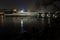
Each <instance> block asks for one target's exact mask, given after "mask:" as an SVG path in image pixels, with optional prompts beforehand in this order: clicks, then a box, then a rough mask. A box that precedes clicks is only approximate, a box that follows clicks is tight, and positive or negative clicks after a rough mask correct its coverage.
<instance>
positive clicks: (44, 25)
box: [0, 17, 60, 40]
mask: <svg viewBox="0 0 60 40" xmlns="http://www.w3.org/2000/svg"><path fill="white" fill-rule="evenodd" d="M48 19H49V18H47V17H46V18H34V17H22V18H21V17H4V20H3V23H2V22H1V23H0V36H1V38H0V39H2V40H3V39H6V40H59V39H60V35H59V34H60V22H59V18H57V19H54V18H51V20H50V23H48V22H49V20H48ZM21 20H23V32H22V28H21Z"/></svg>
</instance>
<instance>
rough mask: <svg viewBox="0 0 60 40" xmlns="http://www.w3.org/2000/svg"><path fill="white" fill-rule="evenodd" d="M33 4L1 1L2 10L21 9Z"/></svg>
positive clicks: (29, 0) (11, 0) (14, 0)
mask: <svg viewBox="0 0 60 40" xmlns="http://www.w3.org/2000/svg"><path fill="white" fill-rule="evenodd" d="M31 2H32V0H0V8H19V7H23V6H26V5H28V4H29V3H31Z"/></svg>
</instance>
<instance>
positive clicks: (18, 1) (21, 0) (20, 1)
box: [0, 0, 60, 9]
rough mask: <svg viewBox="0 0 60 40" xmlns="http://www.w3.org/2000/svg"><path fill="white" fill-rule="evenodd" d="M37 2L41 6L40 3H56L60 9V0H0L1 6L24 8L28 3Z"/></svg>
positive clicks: (45, 4)
mask: <svg viewBox="0 0 60 40" xmlns="http://www.w3.org/2000/svg"><path fill="white" fill-rule="evenodd" d="M33 2H36V3H35V4H36V6H37V7H39V6H40V5H44V6H47V7H48V6H49V5H56V7H58V9H59V8H60V6H59V5H60V1H59V0H0V8H8V9H10V8H17V9H19V8H23V7H26V6H27V5H30V6H32V3H33Z"/></svg>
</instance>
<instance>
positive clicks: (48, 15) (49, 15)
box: [41, 13, 57, 18]
mask: <svg viewBox="0 0 60 40" xmlns="http://www.w3.org/2000/svg"><path fill="white" fill-rule="evenodd" d="M46 16H47V17H51V14H46ZM41 17H45V14H44V13H42V14H41ZM52 17H53V18H57V16H56V15H55V14H52Z"/></svg>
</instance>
